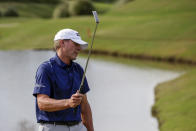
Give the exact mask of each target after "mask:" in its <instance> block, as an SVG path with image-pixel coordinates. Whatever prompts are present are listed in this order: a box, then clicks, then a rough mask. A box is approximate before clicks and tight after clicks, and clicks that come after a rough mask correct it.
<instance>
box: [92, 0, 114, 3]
mask: <svg viewBox="0 0 196 131" xmlns="http://www.w3.org/2000/svg"><path fill="white" fill-rule="evenodd" d="M92 1H95V2H104V3H112V2H115V1H117V0H92Z"/></svg>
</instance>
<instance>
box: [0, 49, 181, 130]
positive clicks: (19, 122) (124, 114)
mask: <svg viewBox="0 0 196 131" xmlns="http://www.w3.org/2000/svg"><path fill="white" fill-rule="evenodd" d="M54 54H55V53H54V52H52V51H41V52H39V51H0V83H1V86H0V89H1V91H0V92H1V95H0V116H1V117H0V130H1V131H17V130H18V131H23V130H24V131H25V130H27V129H28V131H33V130H34V128H35V129H36V126H35V125H36V118H35V107H34V100H35V98H34V97H33V96H32V92H33V86H34V81H35V80H34V76H35V72H36V69H37V67H38V66H39V64H41V62H43V61H45V60H47V59H49V58H50V57H51V56H54ZM77 61H78V62H79V63H80V64H81V65H82V66H83V67H84V65H85V59H79V60H77ZM177 76H179V73H176V72H171V71H163V70H157V69H150V68H137V67H134V66H126V65H122V64H117V63H113V62H105V61H100V60H92V59H91V60H90V63H89V66H88V70H87V79H88V82H89V86H90V88H91V91H90V92H89V93H88V95H87V96H88V99H89V103H90V105H91V108H92V112H93V119H94V127H95V130H96V131H119V130H121V131H127V130H132V131H158V123H157V121H156V119H154V118H153V117H152V116H151V106H152V105H153V103H154V87H155V86H156V85H157V84H158V83H160V82H163V81H167V80H171V79H174V78H176V77H177Z"/></svg>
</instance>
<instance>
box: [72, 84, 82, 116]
mask: <svg viewBox="0 0 196 131" xmlns="http://www.w3.org/2000/svg"><path fill="white" fill-rule="evenodd" d="M79 93H81V94H84V85H81V88H80V89H79ZM78 108H79V106H76V107H75V108H74V110H73V112H74V114H77V111H78Z"/></svg>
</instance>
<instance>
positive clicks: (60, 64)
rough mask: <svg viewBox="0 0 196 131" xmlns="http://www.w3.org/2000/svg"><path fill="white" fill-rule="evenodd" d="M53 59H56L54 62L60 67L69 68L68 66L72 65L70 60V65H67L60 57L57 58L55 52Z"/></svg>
mask: <svg viewBox="0 0 196 131" xmlns="http://www.w3.org/2000/svg"><path fill="white" fill-rule="evenodd" d="M54 60H55V61H56V63H57V64H58V65H59V66H60V67H62V68H70V67H72V66H73V64H72V63H73V62H72V61H71V65H67V64H65V63H64V62H63V61H62V60H61V59H60V58H59V56H58V55H57V53H56V55H55V57H54Z"/></svg>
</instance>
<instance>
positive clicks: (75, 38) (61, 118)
mask: <svg viewBox="0 0 196 131" xmlns="http://www.w3.org/2000/svg"><path fill="white" fill-rule="evenodd" d="M87 46H88V43H86V42H85V41H83V40H81V37H80V35H79V33H78V32H77V31H75V30H72V29H63V30H60V31H59V32H57V34H56V35H55V38H54V49H55V50H56V55H55V56H54V57H52V58H51V59H50V60H48V61H46V62H44V63H42V64H41V65H40V66H39V68H38V70H37V73H36V77H35V78H36V84H35V88H34V92H33V95H34V96H35V97H36V117H37V122H38V123H39V131H94V129H93V122H92V113H91V108H90V105H89V103H88V100H87V96H86V93H87V92H88V91H89V87H88V83H87V80H86V79H85V81H84V89H83V91H82V94H81V93H79V91H78V89H79V87H80V83H81V80H82V75H83V69H82V67H81V66H80V65H79V64H77V63H75V62H73V60H75V59H76V57H77V55H78V53H79V52H80V50H81V49H84V48H86V47H87ZM77 106H78V108H77V110H76V111H74V108H75V107H77Z"/></svg>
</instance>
